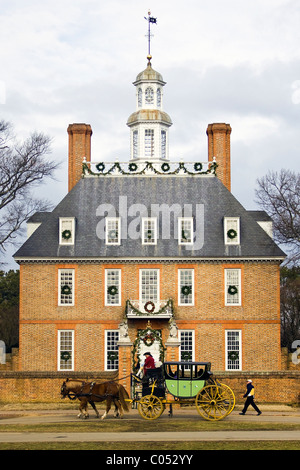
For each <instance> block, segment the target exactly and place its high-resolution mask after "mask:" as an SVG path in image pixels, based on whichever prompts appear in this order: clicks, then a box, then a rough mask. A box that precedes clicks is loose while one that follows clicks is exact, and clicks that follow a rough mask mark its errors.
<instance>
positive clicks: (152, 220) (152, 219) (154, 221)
mask: <svg viewBox="0 0 300 470" xmlns="http://www.w3.org/2000/svg"><path fill="white" fill-rule="evenodd" d="M148 222H150V223H151V228H150V229H149V228H148V229H147V231H150V230H151V231H152V230H153V234H154V236H153V241H152V239H151V241H150V242H149V241H148V240H147V239H146V238H145V224H146V223H148ZM152 224H153V226H152ZM141 235H142V245H157V218H156V217H142V233H141Z"/></svg>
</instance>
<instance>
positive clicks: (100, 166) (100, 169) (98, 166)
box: [96, 163, 105, 171]
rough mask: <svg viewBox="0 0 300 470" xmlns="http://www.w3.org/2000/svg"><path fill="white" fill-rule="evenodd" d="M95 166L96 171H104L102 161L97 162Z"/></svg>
mask: <svg viewBox="0 0 300 470" xmlns="http://www.w3.org/2000/svg"><path fill="white" fill-rule="evenodd" d="M96 168H97V170H98V171H104V168H105V165H104V163H98V164H97V165H96Z"/></svg>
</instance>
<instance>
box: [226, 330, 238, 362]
mask: <svg viewBox="0 0 300 470" xmlns="http://www.w3.org/2000/svg"><path fill="white" fill-rule="evenodd" d="M232 331H233V332H238V333H239V336H238V342H239V367H238V368H237V369H229V367H228V333H229V332H232ZM225 370H226V371H235V370H242V330H239V329H234V328H231V329H230V330H225Z"/></svg>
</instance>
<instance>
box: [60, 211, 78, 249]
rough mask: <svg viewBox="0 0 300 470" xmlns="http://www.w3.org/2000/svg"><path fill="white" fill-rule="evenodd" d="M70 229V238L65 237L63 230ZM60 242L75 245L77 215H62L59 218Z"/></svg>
mask: <svg viewBox="0 0 300 470" xmlns="http://www.w3.org/2000/svg"><path fill="white" fill-rule="evenodd" d="M66 230H68V231H70V232H71V236H70V238H64V237H63V232H64V231H66ZM59 244H60V245H74V244H75V217H60V218H59Z"/></svg>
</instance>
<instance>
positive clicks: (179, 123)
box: [0, 0, 300, 267]
mask: <svg viewBox="0 0 300 470" xmlns="http://www.w3.org/2000/svg"><path fill="white" fill-rule="evenodd" d="M149 8H150V10H151V15H152V16H153V17H155V18H157V25H153V27H152V32H153V35H154V36H153V38H152V46H151V49H152V50H151V53H152V56H153V59H152V66H153V68H154V69H155V70H157V71H159V72H160V73H161V74H162V75H163V78H164V80H165V81H166V82H167V85H166V86H165V89H164V110H165V111H166V112H167V113H168V114H169V115H170V117H171V119H172V121H173V126H172V127H171V128H170V131H169V138H170V159H172V160H174V161H179V160H182V159H183V160H186V161H206V160H207V136H206V128H207V125H208V124H209V123H214V122H226V123H228V124H230V125H231V127H232V134H231V155H232V158H231V161H232V192H233V194H234V196H235V197H236V198H237V199H238V200H239V201H240V202H241V203H242V204H243V205H244V207H245V208H246V209H255V208H256V207H257V206H256V204H255V202H254V199H255V194H254V191H255V187H256V179H257V178H258V177H262V176H264V175H265V174H266V173H267V172H268V170H269V169H271V170H275V171H278V170H280V169H281V168H291V169H293V170H296V171H299V153H300V151H299V140H300V139H299V137H300V126H299V125H300V119H299V113H300V0H227V1H226V2H225V1H224V0H214V1H213V2H212V1H211V0H185V1H179V0H163V1H162V0H160V1H158V0H152V1H148V0H147V1H144V0H126V1H124V0H59V1H58V0H43V1H41V0H10V1H9V2H8V1H7V0H5V1H4V0H0V44H1V48H0V64H1V67H0V112H1V114H0V117H1V118H2V119H5V120H8V121H11V122H12V123H13V124H14V127H15V133H16V134H17V135H18V137H20V138H21V139H22V138H26V137H28V136H29V134H30V133H31V132H32V131H35V130H36V131H39V132H43V133H45V134H47V135H49V136H51V137H52V138H53V145H52V149H53V153H52V158H53V159H55V160H57V161H61V162H62V166H61V170H60V171H58V172H57V174H56V177H57V181H55V182H53V181H48V182H47V184H45V185H44V186H43V192H44V193H45V194H44V195H45V197H47V198H50V199H51V200H52V201H53V203H54V204H57V203H58V202H59V201H60V200H61V199H62V198H63V197H64V195H65V194H66V193H67V155H68V138H67V127H68V125H69V124H70V123H74V122H85V123H87V124H90V125H91V126H92V129H93V137H92V160H93V161H105V160H117V159H118V160H121V161H122V160H123V161H127V160H128V159H129V154H130V141H129V135H130V134H129V128H128V127H127V126H126V121H127V118H128V117H129V115H130V114H131V113H132V112H133V111H135V87H134V86H133V85H132V82H133V81H134V80H135V78H136V75H137V74H138V73H139V72H141V71H142V70H143V69H144V68H145V67H146V65H147V60H146V56H147V38H146V34H147V26H148V25H147V22H146V21H145V19H144V17H145V16H147V13H148V10H149ZM14 267H16V265H15V266H14Z"/></svg>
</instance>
